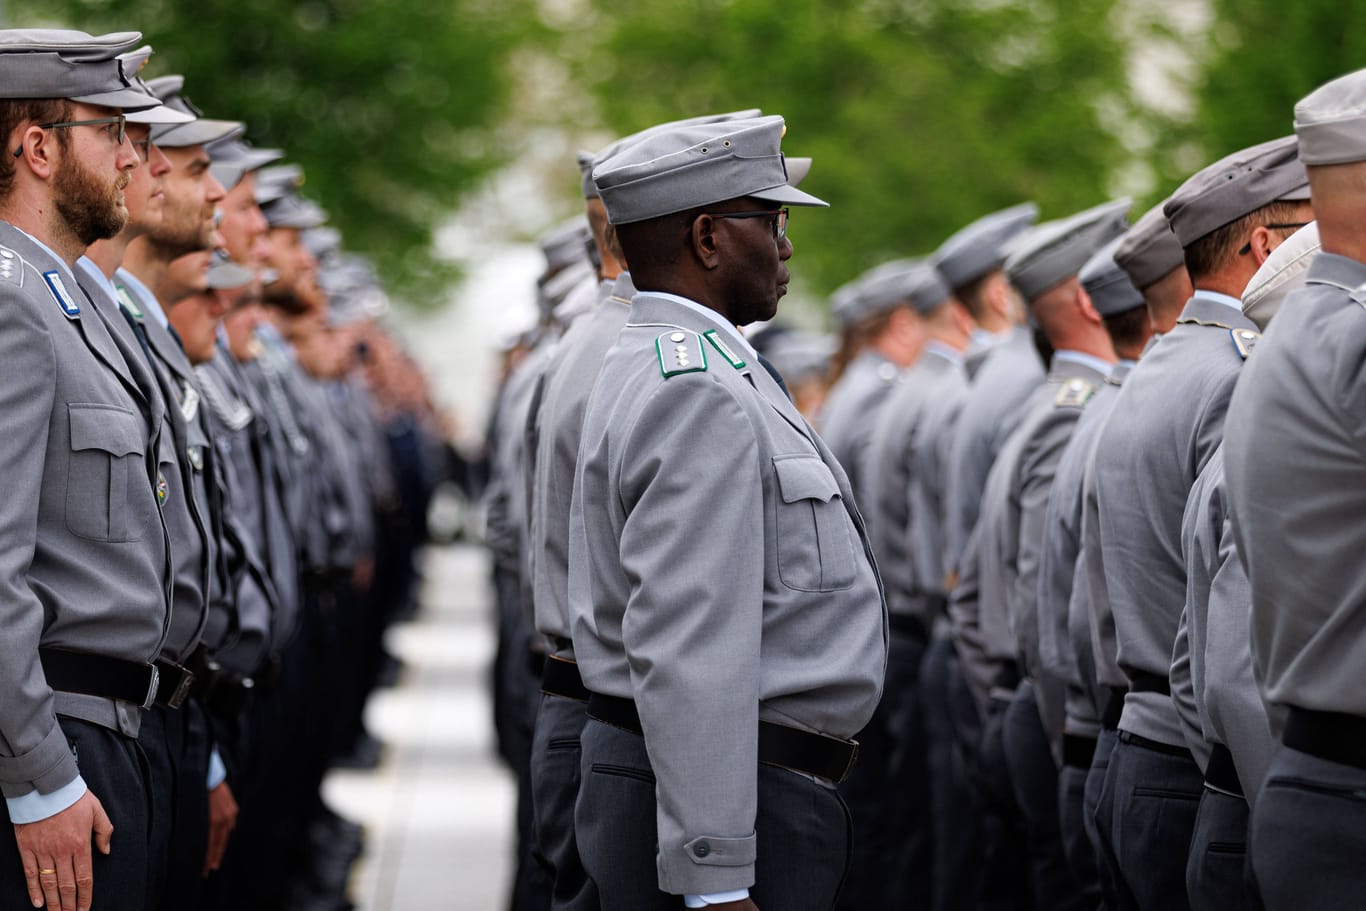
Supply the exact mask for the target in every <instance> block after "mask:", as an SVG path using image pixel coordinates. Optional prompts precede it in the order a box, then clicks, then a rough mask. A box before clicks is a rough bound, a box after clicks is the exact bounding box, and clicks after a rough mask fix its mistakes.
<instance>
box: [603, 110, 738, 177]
mask: <svg viewBox="0 0 1366 911" xmlns="http://www.w3.org/2000/svg"><path fill="white" fill-rule="evenodd" d="M762 114H763V112H762V111H760V110H759V109H758V108H747V109H745V110H743V111H727V112H726V113H724V114H701V115H699V116H697V117H684V118H683V119H682V120H669V121H665V122H664V123H657V124H655V125H654V126H650V127H646V128H645V129H643V130H640V131H639V132H636V133H632V134H630V135H629V136H623V137H621V138H620V139H617V140H613V141H612V142H610V143H608V144H607V145H606V146H604V147H603V148H602V149H600V150H598V152H597V153H596V154H594V155H593V157H592V160H591V161H590V162H589V164H588V170H587V171H583V198H584V199H598V198H599V194H598V185H597V184H596V183H594V182H593V168H595V167H597V166H598V165H600V164H602V163H603V162H604V161H606V160H607V159H609V158H611V157H612V156H614V155H616V154H617V153H618V152H620V151H622V150H623V149H625V148H626V147H627V146H630V145H634V144H635V143H637V142H640V140H642V139H646V138H648V137H650V136H656V135H658V134H659V133H663V132H666V131H668V130H672V129H674V128H675V127H685V126H702V125H704V124H708V123H726V122H727V121H731V120H752V119H753V118H755V117H759V116H762ZM582 154H584V153H580V155H582ZM579 168H580V170H581V171H582V169H583V160H582V159H580V160H579Z"/></svg>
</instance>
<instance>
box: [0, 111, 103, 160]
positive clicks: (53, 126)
mask: <svg viewBox="0 0 1366 911" xmlns="http://www.w3.org/2000/svg"><path fill="white" fill-rule="evenodd" d="M37 126H38V129H40V130H65V129H69V128H70V127H100V126H117V127H118V130H117V131H115V133H114V134H112V135H111V136H110V137H109V138H110V139H113V140H114V144H115V145H123V141H124V139H126V138H127V136H128V121H127V120H126V119H125V118H124V116H123V115H122V114H118V115H116V116H114V117H99V118H97V119H95V120H65V121H62V122H61V123H57V122H53V123H40V124H38V125H37ZM23 154H24V147H23V146H20V147H19V148H17V149H15V150H14V157H15V158H18V157H19V156H21V155H23Z"/></svg>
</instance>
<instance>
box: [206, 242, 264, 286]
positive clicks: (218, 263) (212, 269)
mask: <svg viewBox="0 0 1366 911" xmlns="http://www.w3.org/2000/svg"><path fill="white" fill-rule="evenodd" d="M204 277H205V280H206V281H207V282H208V285H209V287H210V288H214V289H222V290H225V291H230V290H232V289H233V288H241V287H244V286H246V285H249V284H251V282H252V280H253V279H254V278H256V273H254V272H252V271H251V270H250V269H248V268H246V267H245V266H239V265H238V264H237V263H235V262H233V261H232V259H230V258H229V257H228V254H227V251H225V250H222V249H219V250H214V251H213V259H211V260H210V261H209V271H208V272H207V273H206V274H205V276H204Z"/></svg>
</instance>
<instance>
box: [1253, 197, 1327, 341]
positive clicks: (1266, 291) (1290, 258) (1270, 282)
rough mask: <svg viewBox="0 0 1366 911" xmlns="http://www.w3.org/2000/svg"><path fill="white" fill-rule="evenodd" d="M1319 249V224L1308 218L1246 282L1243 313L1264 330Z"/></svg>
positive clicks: (1302, 281)
mask: <svg viewBox="0 0 1366 911" xmlns="http://www.w3.org/2000/svg"><path fill="white" fill-rule="evenodd" d="M1318 252H1319V226H1318V223H1317V222H1310V223H1309V224H1307V225H1305V226H1304V227H1303V228H1300V229H1299V230H1298V231H1296V232H1295V233H1294V234H1292V235H1290V237H1289V238H1287V239H1286V241H1285V243H1283V244H1281V245H1280V246H1279V247H1277V248H1276V249H1275V250H1272V251H1271V255H1270V256H1268V257H1267V259H1266V262H1264V263H1262V267H1261V268H1260V269H1258V270H1257V274H1256V275H1254V276H1252V281H1250V282H1248V283H1247V290H1245V291H1244V292H1243V314H1244V315H1245V316H1246V317H1247V318H1248V319H1250V320H1252V321H1253V322H1254V323H1256V324H1257V328H1258V329H1261V330H1262V331H1263V332H1265V331H1266V326H1267V323H1269V322H1271V317H1273V316H1275V315H1276V311H1277V310H1279V309H1280V308H1281V301H1283V300H1285V297H1286V295H1287V294H1289V293H1290V292H1291V291H1294V290H1296V289H1298V288H1301V287H1303V286H1304V277H1305V272H1306V271H1307V270H1308V269H1309V264H1310V263H1311V262H1313V260H1314V257H1315V256H1316V255H1318Z"/></svg>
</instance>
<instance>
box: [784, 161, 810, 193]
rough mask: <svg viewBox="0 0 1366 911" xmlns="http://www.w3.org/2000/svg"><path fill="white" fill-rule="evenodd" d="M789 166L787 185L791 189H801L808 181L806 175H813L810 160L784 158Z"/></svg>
mask: <svg viewBox="0 0 1366 911" xmlns="http://www.w3.org/2000/svg"><path fill="white" fill-rule="evenodd" d="M783 161H784V163H785V164H786V165H787V185H788V186H789V187H799V186H801V185H802V181H803V180H806V175H808V174H810V173H811V159H810V158H784V159H783Z"/></svg>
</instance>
